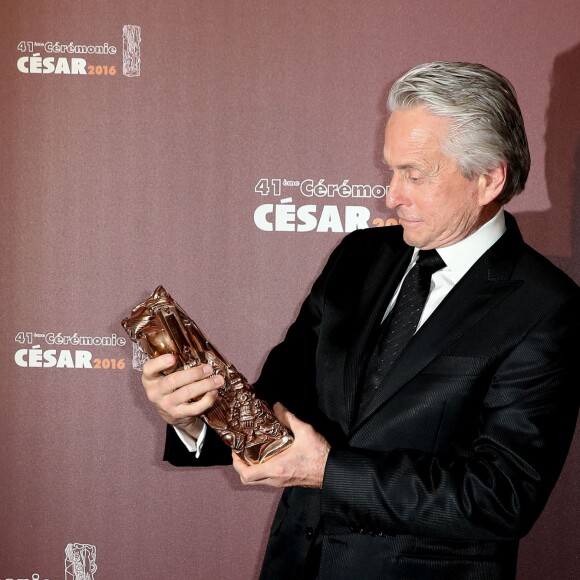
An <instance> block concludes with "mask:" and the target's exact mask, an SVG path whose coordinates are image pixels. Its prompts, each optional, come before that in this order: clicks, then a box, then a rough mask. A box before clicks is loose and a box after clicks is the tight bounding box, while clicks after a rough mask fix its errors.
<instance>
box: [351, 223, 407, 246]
mask: <svg viewBox="0 0 580 580" xmlns="http://www.w3.org/2000/svg"><path fill="white" fill-rule="evenodd" d="M341 245H344V246H345V247H368V246H370V247H378V246H383V245H386V246H388V247H391V248H392V249H393V250H397V249H401V248H404V247H406V246H407V244H406V243H405V241H404V240H403V228H402V227H401V226H383V227H377V228H367V229H362V230H355V231H354V232H351V233H349V234H347V235H346V236H345V237H344V238H343V240H342V242H341Z"/></svg>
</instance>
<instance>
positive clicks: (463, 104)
mask: <svg viewBox="0 0 580 580" xmlns="http://www.w3.org/2000/svg"><path fill="white" fill-rule="evenodd" d="M416 106H424V107H425V108H426V109H427V110H428V111H429V112H430V113H432V114H434V115H439V116H441V117H446V118H449V119H451V125H450V128H449V132H448V134H447V137H446V139H445V141H444V143H443V152H444V153H445V154H446V155H449V156H450V157H452V158H453V159H455V160H456V161H457V164H458V166H459V169H460V171H461V173H462V174H463V175H464V177H466V178H467V179H473V178H474V177H476V176H477V175H479V174H481V173H485V172H486V171H488V170H490V169H493V168H495V167H497V166H498V165H499V164H501V163H506V164H507V167H508V170H507V179H506V184H505V186H504V189H503V191H502V192H501V193H500V195H499V196H498V198H497V201H498V202H499V203H501V204H502V205H503V204H505V203H507V202H508V201H509V200H510V199H512V197H514V195H516V194H518V193H520V192H521V191H522V190H523V189H524V187H525V184H526V179H527V178H528V173H529V171H530V151H529V149H528V140H527V137H526V131H525V129H524V120H523V118H522V113H521V111H520V107H519V105H518V102H517V98H516V92H515V89H514V87H513V86H512V84H511V83H510V82H509V81H508V80H507V79H506V78H505V77H503V76H502V75H500V74H499V73H497V72H495V71H493V70H491V69H489V68H487V67H485V66H483V65H480V64H470V63H465V62H431V63H427V64H422V65H419V66H417V67H415V68H413V69H411V70H410V71H409V72H407V73H406V74H404V75H403V76H402V77H401V78H400V79H399V80H397V81H396V82H395V84H394V85H393V87H392V88H391V91H390V93H389V98H388V101H387V108H388V109H389V111H391V112H393V111H397V110H404V109H410V108H412V107H416Z"/></svg>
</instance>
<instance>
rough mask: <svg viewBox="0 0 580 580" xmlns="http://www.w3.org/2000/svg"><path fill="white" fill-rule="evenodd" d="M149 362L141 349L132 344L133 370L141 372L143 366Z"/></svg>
mask: <svg viewBox="0 0 580 580" xmlns="http://www.w3.org/2000/svg"><path fill="white" fill-rule="evenodd" d="M148 360H149V357H148V356H147V355H146V354H145V352H144V351H143V349H142V348H141V347H140V346H139V345H138V344H137V343H135V342H134V343H133V369H135V370H136V371H142V370H143V365H144V364H145V363H146V362H147V361H148Z"/></svg>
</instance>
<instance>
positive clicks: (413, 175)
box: [407, 171, 423, 183]
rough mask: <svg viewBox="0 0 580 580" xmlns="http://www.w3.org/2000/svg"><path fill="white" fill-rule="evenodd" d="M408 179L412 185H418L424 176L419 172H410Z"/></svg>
mask: <svg viewBox="0 0 580 580" xmlns="http://www.w3.org/2000/svg"><path fill="white" fill-rule="evenodd" d="M407 179H408V180H409V181H411V182H412V183H418V182H419V181H421V180H422V179H423V175H422V174H421V173H419V172H418V171H410V172H409V173H407Z"/></svg>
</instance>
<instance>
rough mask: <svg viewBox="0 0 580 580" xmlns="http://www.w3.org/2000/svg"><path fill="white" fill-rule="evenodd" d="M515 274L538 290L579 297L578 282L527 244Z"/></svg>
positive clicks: (579, 288)
mask: <svg viewBox="0 0 580 580" xmlns="http://www.w3.org/2000/svg"><path fill="white" fill-rule="evenodd" d="M517 274H518V275H520V276H522V277H523V278H525V279H527V280H529V281H531V282H533V283H534V284H535V285H536V287H537V288H538V290H542V291H544V292H546V293H555V294H558V295H560V296H562V297H564V296H568V297H570V298H576V299H580V287H579V286H578V284H576V282H574V280H572V278H570V277H569V276H568V275H567V274H566V273H565V272H564V271H562V270H561V269H560V268H558V267H557V266H556V265H555V264H554V263H552V262H551V261H550V260H549V259H548V258H546V257H545V256H544V255H542V254H540V253H539V252H538V251H537V250H534V248H532V247H530V246H528V245H527V244H526V245H525V250H524V252H523V254H522V259H521V261H520V263H519V266H518V268H517Z"/></svg>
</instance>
